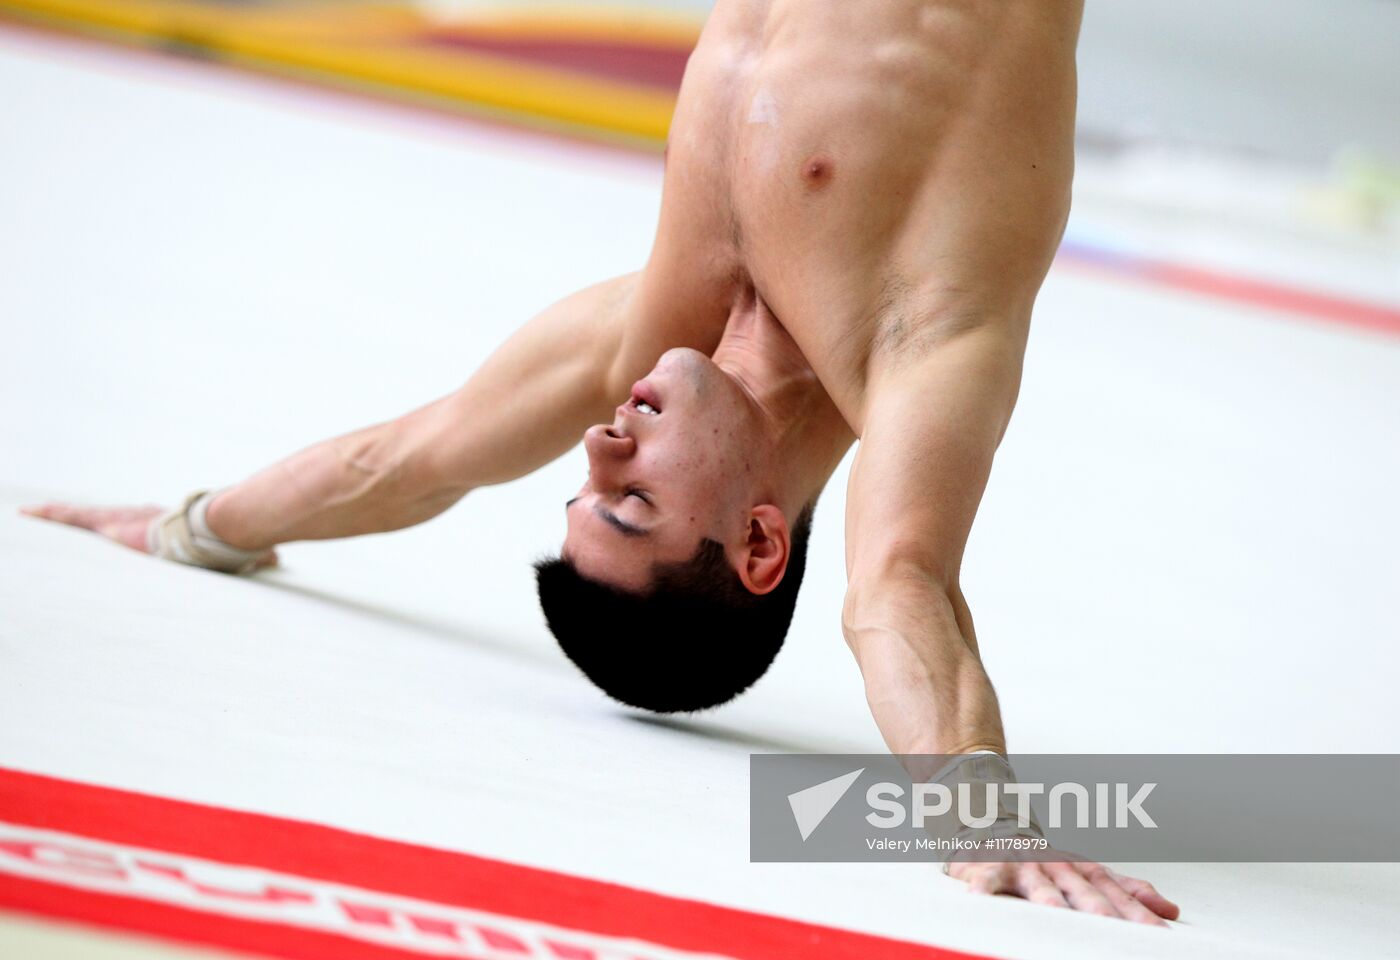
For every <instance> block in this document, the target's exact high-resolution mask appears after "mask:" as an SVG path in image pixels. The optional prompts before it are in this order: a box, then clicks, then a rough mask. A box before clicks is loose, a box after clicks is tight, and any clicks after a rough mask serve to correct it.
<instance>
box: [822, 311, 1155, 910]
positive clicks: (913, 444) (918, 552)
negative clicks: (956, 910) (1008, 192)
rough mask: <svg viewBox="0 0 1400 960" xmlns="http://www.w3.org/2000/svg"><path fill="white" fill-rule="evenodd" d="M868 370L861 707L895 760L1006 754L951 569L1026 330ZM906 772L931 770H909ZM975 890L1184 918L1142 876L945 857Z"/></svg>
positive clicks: (959, 341) (976, 336)
mask: <svg viewBox="0 0 1400 960" xmlns="http://www.w3.org/2000/svg"><path fill="white" fill-rule="evenodd" d="M949 329H950V331H952V332H950V333H948V334H947V335H946V336H944V337H943V338H942V340H941V342H939V343H937V345H936V346H934V347H933V348H932V349H930V350H928V351H927V352H926V353H925V354H924V355H923V356H920V357H917V358H903V359H900V358H895V359H894V360H893V362H890V363H887V364H884V365H883V366H882V367H881V368H879V369H877V370H876V371H875V373H874V375H873V377H872V380H871V384H870V391H869V394H868V396H869V398H870V403H869V406H868V408H867V417H866V429H865V431H864V433H863V435H862V440H861V445H860V450H859V451H858V453H857V455H856V462H855V465H854V466H853V467H852V470H851V486H850V491H849V494H848V497H847V518H846V523H847V529H846V543H847V569H848V573H849V577H850V585H849V588H848V591H847V595H846V603H845V609H844V613H843V627H844V630H845V634H846V639H847V642H848V643H850V645H851V649H852V650H853V651H854V652H855V655H856V659H857V660H858V661H859V663H860V668H861V673H862V674H863V676H864V678H865V690H866V697H867V699H868V701H869V703H870V709H871V712H872V713H873V715H874V717H875V721H876V723H877V724H878V725H879V727H880V732H881V733H882V734H883V735H884V738H885V741H886V743H888V745H889V747H890V750H891V751H892V752H894V753H896V754H906V755H907V754H945V755H946V754H966V753H971V752H973V751H977V750H991V751H994V752H996V753H998V754H1003V755H1004V754H1005V753H1006V741H1005V736H1004V734H1003V732H1002V727H1001V714H1000V711H999V709H998V707H997V700H996V694H995V693H994V692H993V691H992V685H991V682H990V681H989V680H988V678H987V674H986V671H985V670H984V669H983V668H982V660H981V657H980V656H979V654H978V649H977V636H976V633H975V632H974V631H973V627H972V617H971V614H970V613H969V611H968V608H967V604H966V602H965V601H964V600H963V596H962V592H961V590H960V589H959V580H958V577H959V569H960V567H961V564H962V555H963V548H964V545H965V544H966V542H967V537H968V533H969V531H970V530H971V527H972V520H973V517H974V515H975V514H976V512H977V506H978V503H979V502H980V500H981V498H982V492H983V490H984V488H985V487H986V483H987V476H988V473H989V472H990V470H991V465H992V457H993V455H994V454H995V452H996V448H997V445H998V444H999V443H1000V442H1001V437H1002V434H1003V433H1004V432H1005V430H1006V425H1007V422H1008V420H1009V419H1010V417H1011V410H1012V407H1013V406H1014V405H1015V401H1016V394H1017V391H1018V389H1019V385H1020V374H1021V360H1022V355H1023V350H1024V344H1025V324H1024V322H1020V321H1018V320H1016V319H1014V318H1012V319H1006V318H989V319H986V320H973V321H971V322H967V323H960V324H958V325H956V326H954V327H950V328H949ZM906 766H908V767H910V773H911V775H913V776H914V777H915V778H916V779H919V778H921V775H923V776H927V775H929V774H930V773H931V772H932V771H930V770H928V769H924V765H923V764H920V762H919V761H917V760H916V761H913V762H906ZM948 872H949V874H950V875H951V876H954V877H956V878H958V879H960V880H964V881H966V882H967V883H968V885H969V889H971V890H972V891H973V892H975V893H984V894H996V893H1002V894H1010V895H1013V896H1018V897H1023V898H1025V899H1027V900H1032V901H1035V902H1036V903H1041V904H1045V905H1047V906H1053V907H1069V908H1073V909H1075V910H1080V911H1084V912H1087V913H1096V914H1100V915H1102V916H1110V917H1123V918H1125V919H1129V920H1134V921H1136V922H1139V923H1147V924H1157V925H1160V924H1162V922H1163V918H1165V919H1175V918H1176V917H1177V915H1178V914H1179V910H1178V908H1177V906H1176V904H1174V903H1172V902H1171V901H1170V900H1167V899H1166V898H1165V897H1163V896H1162V895H1161V894H1160V893H1158V892H1157V891H1156V889H1154V888H1153V886H1152V885H1151V884H1150V883H1147V882H1146V881H1144V880H1139V879H1136V878H1134V877H1126V876H1121V875H1119V874H1116V873H1114V872H1113V871H1112V870H1109V869H1108V868H1107V867H1104V866H1102V865H1100V864H1097V863H1091V862H1088V861H1084V860H1078V859H1074V858H1071V857H1062V858H1057V857H1054V856H1051V857H1048V858H1047V859H1045V860H1044V862H1041V861H1039V860H1030V861H1023V862H1018V861H1006V862H981V861H977V860H955V861H954V862H952V863H950V864H949V867H948Z"/></svg>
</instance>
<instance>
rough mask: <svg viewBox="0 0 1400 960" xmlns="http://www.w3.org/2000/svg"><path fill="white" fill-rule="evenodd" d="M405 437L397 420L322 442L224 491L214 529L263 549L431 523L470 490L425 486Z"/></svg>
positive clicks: (214, 507)
mask: <svg viewBox="0 0 1400 960" xmlns="http://www.w3.org/2000/svg"><path fill="white" fill-rule="evenodd" d="M403 441H404V430H403V428H402V427H401V426H400V425H399V424H398V423H397V422H393V423H386V424H380V425H377V426H374V427H369V428H367V429H364V430H359V431H356V432H355V433H351V434H347V435H346V436H343V437H336V438H334V439H331V440H326V441H323V442H321V443H318V444H316V445H315V446H312V447H309V448H307V449H306V450H303V451H301V452H299V453H296V454H294V455H293V456H291V457H288V458H287V459H285V460H282V461H280V462H278V463H276V464H274V465H272V466H271V467H268V468H267V469H265V470H261V471H259V472H258V473H256V474H254V475H253V476H251V477H249V478H248V479H246V480H244V481H242V482H241V483H238V484H236V485H234V486H232V487H230V488H228V489H227V490H224V491H223V492H221V493H220V494H219V495H218V496H217V497H215V498H214V500H213V501H212V502H211V503H210V506H209V513H208V518H207V519H208V523H209V526H210V528H211V529H212V531H213V532H214V533H215V534H216V535H217V536H219V537H220V538H221V539H223V540H225V541H227V542H228V543H230V544H232V545H234V546H237V547H242V548H244V549H250V550H259V549H268V548H270V547H274V546H276V545H277V544H279V543H288V542H291V541H294V540H324V539H330V538H334V537H352V536H358V535H361V534H367V533H383V532H386V531H389V530H398V529H401V528H403V527H409V526H412V525H414V524H416V523H422V522H423V521H425V520H429V519H431V518H432V517H434V516H436V515H437V514H439V513H441V512H442V511H444V510H446V509H447V508H448V507H450V506H451V505H452V504H454V503H456V502H457V500H458V499H460V498H461V497H462V496H463V495H464V494H465V493H466V492H467V491H466V490H464V489H458V488H451V487H446V488H434V487H433V486H431V485H430V484H428V483H425V482H424V478H423V477H421V475H417V474H415V472H414V471H413V470H412V468H411V466H410V464H409V456H408V454H409V451H408V450H407V449H405V444H404V442H403Z"/></svg>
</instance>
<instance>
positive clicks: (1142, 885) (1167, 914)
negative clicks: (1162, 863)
mask: <svg viewBox="0 0 1400 960" xmlns="http://www.w3.org/2000/svg"><path fill="white" fill-rule="evenodd" d="M1110 873H1112V871H1110ZM1112 875H1113V878H1114V879H1115V880H1117V881H1118V885H1119V886H1120V887H1122V888H1123V889H1124V890H1126V891H1128V892H1129V893H1131V894H1132V895H1133V896H1134V897H1136V898H1137V900H1138V902H1139V903H1142V904H1143V905H1145V906H1146V907H1147V909H1149V910H1151V911H1152V912H1153V913H1155V914H1157V916H1159V917H1162V918H1163V919H1165V920H1175V919H1176V918H1177V917H1179V916H1181V908H1180V907H1179V906H1177V905H1176V904H1175V903H1173V902H1172V901H1170V900H1168V899H1167V898H1166V897H1164V896H1162V895H1161V894H1160V893H1158V892H1157V888H1156V887H1154V886H1153V885H1152V884H1150V883H1148V882H1147V881H1146V880H1139V879H1138V878H1137V877H1125V876H1122V875H1121V874H1117V873H1113V874H1112Z"/></svg>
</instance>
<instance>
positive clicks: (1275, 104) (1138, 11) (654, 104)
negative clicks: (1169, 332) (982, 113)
mask: <svg viewBox="0 0 1400 960" xmlns="http://www.w3.org/2000/svg"><path fill="white" fill-rule="evenodd" d="M710 6H711V4H710V3H707V2H702V0H614V2H611V3H588V2H575V3H553V2H548V0H489V2H483V0H418V2H412V0H410V2H395V0H386V2H376V0H353V2H333V0H319V2H318V0H309V2H308V0H271V2H208V0H0V17H6V18H10V19H12V20H14V21H18V22H25V23H29V24H33V25H42V26H43V27H44V28H46V29H60V30H66V31H75V32H80V33H83V34H87V35H89V36H99V37H102V38H104V39H109V40H115V41H118V42H125V43H137V44H144V45H147V46H152V47H156V48H159V49H162V50H166V51H171V52H175V53H181V54H185V55H188V56H193V57H200V58H207V59H213V60H218V61H221V62H225V63H229V64H232V65H236V66H239V67H243V68H251V69H254V70H258V71H263V72H267V73H273V74H278V75H281V76H283V77H287V78H295V79H296V80H297V81H300V82H307V81H309V82H312V83H318V84H328V85H333V86H338V87H339V88H342V89H349V90H354V91H357V92H359V93H362V94H368V95H371V96H376V97H384V98H393V99H398V100H400V101H403V102H411V103H414V104H415V105H417V106H420V107H422V106H426V107H429V108H431V109H434V110H443V111H448V112H462V113H468V114H473V115H475V116H477V117H488V118H491V119H493V120H497V121H504V122H507V123H511V124H521V125H526V126H531V127H534V128H537V129H545V130H549V131H552V132H555V133H563V134H566V135H568V136H574V137H583V138H588V139H593V140H598V141H602V142H608V143H612V144H614V145H620V146H624V147H626V148H632V149H637V150H640V151H643V152H647V151H651V152H655V151H658V150H659V149H660V147H661V145H662V144H663V142H664V139H665V135H666V128H667V124H668V121H669V117H670V111H671V107H672V104H673V102H674V95H675V90H676V88H677V86H678V85H679V83H680V80H681V76H682V73H683V70H684V66H685V60H686V56H687V53H688V51H689V49H690V48H691V46H692V45H693V43H694V41H695V38H696V37H697V35H698V33H699V30H700V28H701V25H702V23H703V20H704V17H705V15H706V13H707V12H708V10H709V8H710ZM1397 46H1400V3H1396V2H1394V0H1328V2H1320V0H1223V2H1210V0H1114V2H1090V3H1088V4H1087V9H1086V15H1085V21H1084V29H1083V35H1082V41H1081V43H1080V54H1079V57H1080V66H1081V71H1080V73H1081V84H1082V87H1081V100H1080V139H1081V151H1080V155H1081V171H1080V177H1079V182H1078V196H1077V200H1078V205H1077V207H1076V213H1077V217H1076V222H1075V225H1074V227H1075V229H1073V230H1072V231H1071V234H1070V237H1069V238H1068V239H1069V247H1068V252H1069V253H1071V254H1073V253H1074V252H1076V250H1079V252H1081V253H1082V252H1083V251H1082V250H1080V249H1079V248H1080V247H1082V246H1083V245H1085V244H1087V245H1089V246H1091V247H1093V248H1094V249H1095V250H1097V251H1100V252H1102V251H1105V250H1111V251H1112V252H1114V253H1115V254H1119V255H1121V254H1127V255H1139V254H1147V255H1151V256H1153V257H1165V258H1167V259H1170V260H1172V261H1174V262H1176V261H1180V262H1187V263H1202V262H1205V261H1209V262H1210V263H1212V264H1213V265H1214V266H1216V267H1220V268H1224V269H1227V270H1232V271H1235V272H1243V273H1244V274H1245V275H1246V276H1247V277H1252V278H1261V279H1277V280H1284V279H1286V280H1288V281H1289V282H1290V283H1294V284H1302V285H1304V286H1306V287H1307V288H1308V289H1310V290H1316V291H1319V292H1324V293H1326V292H1331V293H1337V294H1346V295H1352V296H1362V297H1366V298H1368V299H1370V300H1373V301H1374V300H1379V301H1381V302H1383V303H1385V304H1388V305H1390V306H1394V305H1396V304H1400V55H1397V54H1400V50H1398V49H1397ZM1202 220H1205V221H1208V223H1209V230H1208V231H1207V233H1208V234H1209V235H1208V236H1206V235H1203V234H1202V233H1201V231H1200V230H1199V229H1197V228H1198V227H1199V226H1200V224H1201V221H1202ZM1145 221H1150V224H1149V225H1146V226H1145ZM1261 244H1262V248H1261Z"/></svg>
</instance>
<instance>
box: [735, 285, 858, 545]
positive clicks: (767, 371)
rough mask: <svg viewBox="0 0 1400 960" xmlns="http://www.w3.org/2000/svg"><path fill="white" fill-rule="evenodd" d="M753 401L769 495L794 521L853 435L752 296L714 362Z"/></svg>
mask: <svg viewBox="0 0 1400 960" xmlns="http://www.w3.org/2000/svg"><path fill="white" fill-rule="evenodd" d="M713 359H714V362H715V365H716V366H718V367H719V368H720V369H721V370H723V371H724V372H725V373H726V374H728V375H729V376H730V377H731V378H733V380H734V382H735V383H737V384H738V385H739V387H740V389H742V390H743V391H744V393H746V394H747V395H748V397H749V400H750V402H751V405H752V408H753V410H754V413H755V416H756V417H757V419H758V421H759V424H760V434H761V435H762V436H763V437H764V438H765V441H766V442H765V449H764V458H765V460H767V461H768V463H767V466H768V469H766V470H764V471H763V475H764V476H767V477H769V478H770V481H769V482H770V483H771V484H772V485H773V487H772V489H771V490H767V491H764V494H763V495H764V496H765V497H766V498H769V499H770V500H771V502H773V503H775V504H777V505H778V506H779V507H781V508H782V510H783V512H784V513H785V514H786V515H787V516H788V517H789V518H790V519H795V518H796V517H797V515H798V513H799V512H800V511H801V510H802V508H803V507H805V506H806V505H807V504H809V503H811V502H812V501H814V500H816V498H817V495H818V494H819V493H821V491H822V488H823V487H825V486H826V483H827V481H828V480H829V479H830V478H831V474H832V473H833V472H834V471H835V470H836V466H837V464H839V463H840V462H841V458H842V457H843V456H845V454H846V451H847V450H848V449H849V448H850V446H851V444H852V443H853V442H854V441H855V436H854V434H852V433H851V430H850V427H848V426H847V425H846V421H845V420H844V419H843V418H842V416H841V413H840V411H839V410H837V409H836V405H835V404H834V403H832V401H831V398H830V397H829V396H827V393H826V390H825V388H824V387H823V386H822V384H821V381H820V380H818V379H817V375H816V374H815V373H814V372H813V371H812V366H811V364H809V363H808V362H807V358H806V357H805V356H803V355H802V351H801V350H800V349H799V348H798V346H797V344H796V343H795V342H794V341H793V339H792V337H790V336H789V335H788V332H787V331H786V330H785V329H783V326H782V324H781V323H779V322H778V319H777V318H776V317H774V316H773V314H772V313H771V312H770V311H769V309H768V306H767V304H765V303H764V302H763V301H762V300H761V299H760V298H759V297H757V296H756V295H755V293H754V291H753V290H752V289H750V290H748V291H747V292H746V294H745V295H743V296H741V298H740V300H739V301H738V302H737V303H736V304H735V305H734V307H733V309H732V310H731V311H730V315H729V320H728V323H727V324H726V325H725V328H724V335H723V336H722V337H721V338H720V342H719V346H718V347H716V348H715V352H714V356H713Z"/></svg>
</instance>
